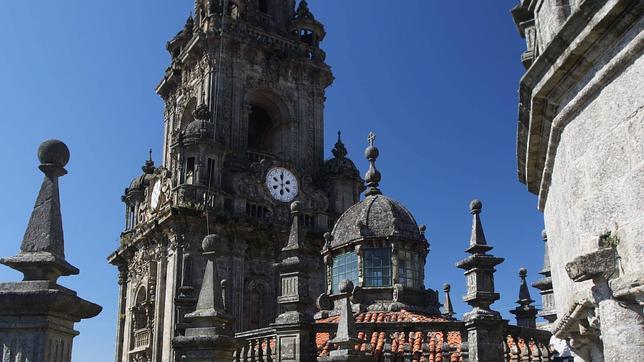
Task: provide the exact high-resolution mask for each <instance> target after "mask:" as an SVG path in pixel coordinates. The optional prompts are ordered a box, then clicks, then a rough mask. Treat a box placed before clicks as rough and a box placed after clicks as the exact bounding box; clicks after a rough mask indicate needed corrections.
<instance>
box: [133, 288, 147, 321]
mask: <svg viewBox="0 0 644 362" xmlns="http://www.w3.org/2000/svg"><path fill="white" fill-rule="evenodd" d="M145 294H146V292H145V287H140V288H139V290H138V291H137V292H136V298H135V299H134V308H133V312H134V313H133V317H134V323H133V324H134V330H135V331H138V330H140V329H144V328H145V327H147V324H148V321H147V319H148V316H147V311H146V309H145V297H146V295H145Z"/></svg>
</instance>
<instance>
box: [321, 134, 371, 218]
mask: <svg viewBox="0 0 644 362" xmlns="http://www.w3.org/2000/svg"><path fill="white" fill-rule="evenodd" d="M331 152H332V153H333V158H331V159H328V160H326V161H325V162H324V167H323V169H322V179H323V182H324V185H325V188H326V190H327V192H328V195H329V201H330V202H329V208H330V210H329V211H330V212H331V214H332V215H334V216H335V217H336V218H337V217H338V216H340V214H342V213H343V212H344V211H345V210H347V209H348V208H349V207H350V206H351V205H353V204H355V203H356V202H357V201H358V200H359V199H360V193H361V192H362V191H364V181H363V180H362V178H361V177H360V172H359V171H358V168H357V167H356V165H355V164H354V163H353V161H351V160H350V159H349V158H347V154H348V152H347V148H346V147H345V146H344V143H342V139H341V133H340V131H338V141H337V142H336V143H335V148H334V149H333V150H332V151H331Z"/></svg>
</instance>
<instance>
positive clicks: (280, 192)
mask: <svg viewBox="0 0 644 362" xmlns="http://www.w3.org/2000/svg"><path fill="white" fill-rule="evenodd" d="M266 187H268V191H269V192H270V193H271V196H273V198H274V199H275V200H278V201H282V202H291V201H293V200H294V199H295V197H296V196H297V192H298V185H297V178H295V175H293V173H292V172H291V171H289V170H287V169H285V168H283V167H273V168H271V169H270V170H268V173H266Z"/></svg>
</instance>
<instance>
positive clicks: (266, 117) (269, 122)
mask: <svg viewBox="0 0 644 362" xmlns="http://www.w3.org/2000/svg"><path fill="white" fill-rule="evenodd" d="M273 123H274V122H273V118H272V117H271V115H270V114H269V113H268V111H267V110H266V109H264V108H262V107H260V106H257V105H252V106H251V111H250V115H249V117H248V150H249V151H250V152H259V153H272V143H271V130H272V129H273Z"/></svg>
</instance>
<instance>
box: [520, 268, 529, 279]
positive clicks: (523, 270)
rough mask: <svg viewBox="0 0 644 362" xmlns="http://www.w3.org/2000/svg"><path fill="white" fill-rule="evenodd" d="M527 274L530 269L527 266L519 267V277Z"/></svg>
mask: <svg viewBox="0 0 644 362" xmlns="http://www.w3.org/2000/svg"><path fill="white" fill-rule="evenodd" d="M527 275H528V269H526V268H520V269H519V277H521V278H525V277H526V276H527Z"/></svg>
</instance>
